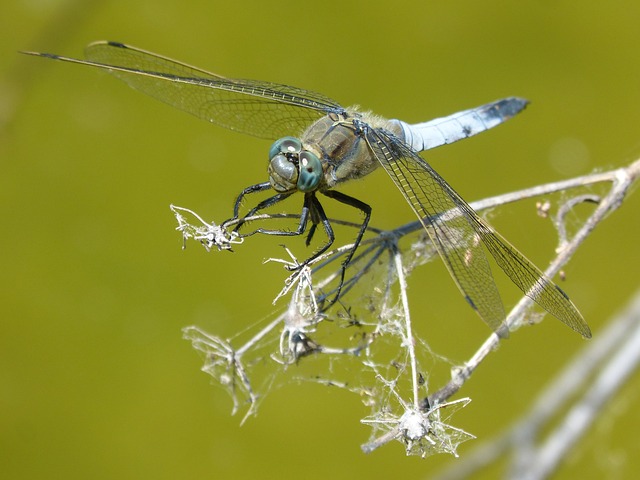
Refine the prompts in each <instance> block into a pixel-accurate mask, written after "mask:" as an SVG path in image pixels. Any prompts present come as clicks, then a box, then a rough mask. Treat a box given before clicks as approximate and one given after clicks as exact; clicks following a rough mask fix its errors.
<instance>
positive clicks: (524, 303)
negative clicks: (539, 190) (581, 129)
mask: <svg viewBox="0 0 640 480" xmlns="http://www.w3.org/2000/svg"><path fill="white" fill-rule="evenodd" d="M639 175H640V160H636V161H635V162H634V163H632V164H631V165H630V166H629V167H625V168H620V169H618V170H613V171H611V172H608V173H607V174H598V175H595V177H597V178H598V181H600V182H602V181H610V182H611V183H612V187H611V190H610V191H609V193H608V194H607V195H606V196H604V197H602V198H601V199H600V203H599V205H598V207H597V208H596V209H595V211H594V212H593V214H592V215H591V216H590V217H589V218H588V219H587V221H586V222H585V223H584V225H583V226H582V228H581V229H580V230H578V232H577V233H576V234H575V235H574V236H573V238H572V239H571V240H570V241H568V242H566V243H564V244H563V245H560V246H559V248H558V255H557V256H556V258H555V259H554V260H553V261H552V262H551V264H550V265H549V267H548V268H547V269H546V270H545V272H544V273H545V275H547V276H548V277H549V278H553V277H554V276H555V275H556V274H557V273H558V272H559V271H560V270H561V269H562V267H563V266H564V265H565V264H566V263H567V262H568V261H569V260H570V259H571V257H572V256H573V254H574V253H575V252H576V251H577V250H578V247H580V245H582V243H583V242H584V241H585V240H586V238H587V237H588V236H589V234H590V233H591V232H592V231H593V230H594V229H595V227H596V226H597V225H598V224H599V223H600V222H601V221H602V220H604V218H605V217H606V216H607V215H608V214H609V213H610V212H612V211H613V210H615V209H617V208H618V207H619V206H620V205H621V203H622V201H623V200H624V197H625V196H626V194H627V191H628V190H629V187H630V186H631V185H632V184H633V182H634V181H635V180H636V179H637V178H638V176H639ZM593 177H594V176H586V177H582V178H585V179H587V178H588V179H589V183H592V182H593ZM576 180H577V179H576ZM559 183H560V184H564V186H565V188H571V187H569V184H571V186H572V187H576V186H582V185H584V183H582V184H580V183H578V184H576V182H575V181H566V182H559ZM532 305H533V300H531V299H530V298H528V297H523V298H522V299H521V300H520V302H518V304H517V305H516V306H515V307H514V308H513V310H511V312H510V313H509V315H508V317H507V325H508V326H509V330H512V329H516V328H517V327H518V326H519V325H518V324H519V322H521V321H522V319H523V318H524V315H525V314H526V312H527V310H528V309H529V308H531V306H532ZM499 343H500V338H499V337H498V335H496V334H491V335H490V336H489V338H488V339H487V340H486V341H485V342H484V344H483V345H482V346H481V347H480V348H479V349H478V351H477V352H476V353H475V354H474V355H473V357H472V358H471V359H470V360H469V361H468V362H467V363H466V364H465V365H464V366H463V367H461V368H459V369H457V370H456V371H455V372H454V374H453V375H452V377H453V378H452V379H451V381H450V382H449V383H448V384H447V385H445V386H444V387H443V388H442V389H440V390H438V391H437V392H436V393H434V394H433V395H431V396H429V404H430V405H436V404H438V403H442V402H443V401H445V400H447V399H448V398H449V397H450V396H451V395H453V394H455V393H456V392H457V391H458V390H459V389H460V387H461V386H462V385H463V384H464V383H465V382H466V381H467V379H469V377H470V376H471V374H472V373H473V371H474V370H475V369H476V368H477V367H478V366H479V365H480V363H481V362H482V361H483V360H484V359H485V358H486V356H487V355H488V354H489V353H490V352H491V351H492V350H494V349H495V348H496V347H497V346H498V344H499Z"/></svg>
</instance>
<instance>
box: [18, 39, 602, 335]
mask: <svg viewBox="0 0 640 480" xmlns="http://www.w3.org/2000/svg"><path fill="white" fill-rule="evenodd" d="M23 53H26V54H29V55H35V56H40V57H45V58H50V59H54V60H61V61H65V62H71V63H76V64H82V65H88V66H92V67H97V68H100V69H103V70H106V71H107V72H109V73H110V74H112V75H113V76H115V77H117V78H119V79H120V80H123V81H124V82H126V83H127V84H129V85H130V86H132V87H133V88H135V89H137V90H139V91H141V92H143V93H145V94H147V95H150V96H152V97H154V98H156V99H158V100H160V101H162V102H165V103H167V104H170V105H173V106H174V107H177V108H179V109H181V110H184V111H186V112H188V113H191V114H193V115H195V116H197V117H199V118H202V119H204V120H207V121H209V122H211V123H214V124H217V125H220V126H222V127H226V128H228V129H231V130H234V131H237V132H241V133H245V134H248V135H254V136H257V137H261V138H267V139H270V140H275V142H274V143H273V144H272V146H271V148H270V150H269V165H268V174H269V181H267V182H263V183H258V184H256V185H251V186H249V187H247V188H245V189H244V190H243V191H242V192H241V193H240V195H239V196H238V197H237V200H236V202H235V206H234V217H233V218H232V219H230V220H229V221H227V222H226V223H230V222H235V223H236V224H237V225H238V228H239V227H240V226H241V224H242V221H243V219H244V218H248V217H250V216H252V215H255V214H256V213H258V212H259V211H261V210H263V209H266V208H268V207H272V206H273V205H275V204H277V203H279V202H281V201H282V200H284V199H285V198H287V197H289V196H291V195H293V194H294V193H297V192H300V193H302V194H303V197H304V200H303V204H302V211H301V214H300V220H299V224H298V226H297V228H296V230H293V231H290V230H268V229H258V230H256V231H255V232H252V234H253V233H265V234H271V235H284V236H289V235H303V234H304V233H305V232H306V233H307V244H309V243H310V241H311V238H312V237H313V235H314V232H315V231H316V229H317V227H318V226H321V227H322V228H323V229H324V231H325V233H326V236H327V241H326V242H325V243H324V244H323V245H322V246H321V247H320V248H319V249H317V250H316V251H315V252H314V253H313V254H312V255H311V256H310V257H309V258H308V259H307V260H305V261H304V262H302V264H301V265H306V264H308V263H309V262H312V261H313V260H314V259H316V258H318V257H319V256H320V255H322V253H324V252H326V251H327V249H328V248H329V247H330V246H331V245H332V244H333V242H334V240H335V235H334V232H333V228H332V226H331V222H330V221H329V219H328V218H327V216H326V214H325V212H324V209H323V207H322V205H321V203H320V201H319V199H318V195H319V194H320V195H323V196H325V197H328V198H331V199H333V200H336V201H338V202H341V203H343V204H346V205H349V206H351V207H353V208H355V209H357V210H359V211H361V212H362V214H363V216H364V220H363V222H362V224H361V226H360V228H359V231H358V234H357V236H356V238H355V241H354V243H353V248H352V249H351V250H350V252H349V253H348V254H347V255H346V256H345V259H344V261H343V263H342V279H341V283H340V285H342V282H344V275H345V269H346V266H347V265H348V264H349V262H350V261H351V260H352V258H353V255H354V253H355V251H356V249H357V248H358V245H359V244H360V242H361V240H362V237H363V235H364V234H365V232H366V230H367V225H368V223H369V219H370V217H371V211H372V209H371V207H370V206H369V205H368V204H367V203H365V202H363V201H361V200H359V199H356V198H354V197H351V196H348V195H346V194H344V193H342V192H340V191H338V190H336V187H339V186H340V185H341V184H343V183H344V182H347V181H349V180H353V179H358V178H362V177H365V176H366V175H368V174H369V173H371V172H372V171H374V170H375V169H376V168H378V167H382V168H383V169H384V170H385V171H386V172H387V174H388V175H389V177H390V178H391V180H392V181H393V183H394V184H395V185H396V187H398V189H399V190H400V192H402V194H403V195H404V197H405V199H406V200H407V203H408V204H409V205H410V207H411V208H412V210H413V211H414V212H415V214H416V215H417V217H418V219H419V220H420V222H421V223H422V226H423V227H424V230H425V231H426V232H427V234H428V236H429V238H430V240H431V241H432V242H433V245H434V246H435V248H436V250H437V251H438V253H439V255H440V257H441V258H442V260H443V261H444V264H445V265H446V267H447V269H448V271H449V273H450V274H451V277H452V278H453V280H454V282H455V283H456V285H457V286H458V288H459V289H460V291H461V292H462V295H463V296H464V298H465V299H466V301H467V302H468V303H469V305H470V306H471V307H472V308H473V309H474V310H475V311H476V312H477V313H478V315H479V316H480V318H481V319H482V320H483V321H484V322H485V323H486V324H487V325H488V326H489V327H490V328H491V329H492V330H494V331H495V332H498V333H500V334H503V335H506V334H507V333H508V332H507V331H506V329H505V312H504V307H503V304H502V300H501V298H500V294H499V292H498V289H497V286H496V284H495V281H494V279H493V276H492V273H491V268H490V265H489V262H488V257H487V255H486V253H485V249H486V251H488V252H489V253H490V254H491V255H492V256H493V258H494V259H495V261H496V263H497V264H498V266H499V267H500V268H501V269H502V270H503V271H504V272H505V273H506V275H507V276H508V277H509V278H510V279H511V281H512V282H513V283H514V284H515V285H516V286H517V287H518V288H519V289H520V290H521V291H522V292H523V293H524V294H525V295H527V296H528V297H530V298H531V299H533V300H534V301H535V302H536V303H538V304H539V305H540V306H541V307H542V308H544V309H545V310H546V311H547V312H549V313H550V314H551V315H553V316H554V317H556V318H557V319H559V320H560V321H561V322H563V323H564V324H566V325H567V326H569V327H570V328H572V329H573V330H575V331H576V332H577V333H579V334H580V335H582V336H583V337H585V338H589V337H591V331H590V330H589V327H588V325H587V324H586V322H585V320H584V319H583V317H582V315H581V314H580V312H579V311H578V310H577V309H576V307H575V306H574V304H573V303H572V302H571V300H570V299H569V297H568V296H567V295H566V294H565V292H564V291H563V290H562V289H560V287H558V286H557V285H556V284H555V283H554V282H553V281H552V280H551V279H549V278H548V277H547V276H545V275H544V274H543V273H542V271H541V270H540V269H538V268H537V267H536V266H535V265H534V264H533V263H532V262H530V261H529V260H528V259H527V258H526V257H525V256H524V255H523V254H522V253H520V252H519V251H518V250H517V249H516V248H515V247H513V246H512V245H511V244H510V243H509V242H508V241H507V240H505V239H504V238H503V237H502V236H501V235H500V234H499V233H498V232H496V231H495V230H494V229H493V228H492V227H491V226H490V225H489V224H488V223H487V222H486V221H485V220H484V219H482V218H481V217H480V216H478V214H477V213H476V212H475V211H474V210H473V209H472V208H471V207H470V206H469V205H468V204H467V202H465V201H464V199H462V197H461V196H460V195H459V194H458V193H457V192H456V191H455V190H454V189H453V188H452V187H451V186H450V185H449V184H448V183H447V182H446V181H445V180H444V179H443V178H442V177H441V176H440V175H439V174H438V173H437V172H436V171H435V170H434V169H433V168H432V167H431V165H429V163H427V162H426V161H425V160H424V159H423V158H422V157H421V156H420V155H419V152H421V151H425V150H430V149H432V148H435V147H438V146H441V145H445V144H449V143H452V142H455V141H458V140H461V139H464V138H467V137H470V136H473V135H475V134H477V133H480V132H483V131H485V130H488V129H490V128H493V127H495V126H497V125H499V124H501V123H503V122H504V121H506V120H508V119H509V118H511V117H513V116H514V115H516V114H517V113H519V112H520V111H521V110H522V109H524V108H525V106H526V105H527V101H526V100H524V99H521V98H516V97H511V98H505V99H502V100H498V101H495V102H492V103H488V104H486V105H483V106H480V107H477V108H473V109H470V110H465V111H461V112H458V113H455V114H453V115H450V116H447V117H444V118H438V119H435V120H431V121H428V122H425V123H419V124H408V123H406V122H403V121H401V120H394V119H392V120H389V119H385V118H382V117H380V116H378V115H375V114H373V113H371V112H368V111H364V110H361V109H360V108H356V107H350V108H345V107H342V106H341V105H340V104H339V103H337V102H336V101H334V100H332V99H330V98H328V97H326V96H324V95H321V94H318V93H314V92H311V91H308V90H304V89H301V88H296V87H291V86H288V85H281V84H276V83H270V82H263V81H256V80H242V79H233V78H226V77H223V76H220V75H217V74H214V73H210V72H207V71H205V70H202V69H199V68H196V67H192V66H189V65H186V64H184V63H181V62H177V61H175V60H171V59H169V58H166V57H163V56H161V55H157V54H154V53H151V52H147V51H145V50H141V49H139V48H135V47H132V46H129V45H125V44H122V43H117V42H106V41H100V42H95V43H91V44H90V45H88V46H87V47H86V50H85V56H86V60H80V59H75V58H69V57H63V56H59V55H54V54H49V53H36V52H23ZM292 135H296V136H292ZM267 190H272V191H273V192H274V194H273V195H272V196H270V197H268V198H267V199H265V200H262V201H260V202H259V203H258V204H257V205H256V206H255V207H253V208H252V209H251V210H250V211H249V212H248V213H247V214H246V215H244V216H243V217H240V218H239V210H240V205H241V202H242V200H243V198H244V197H245V196H246V195H249V194H252V193H255V192H263V191H267ZM309 221H311V226H310V227H309ZM339 292H340V287H338V289H337V293H336V295H335V298H334V301H335V299H337V298H338V297H339Z"/></svg>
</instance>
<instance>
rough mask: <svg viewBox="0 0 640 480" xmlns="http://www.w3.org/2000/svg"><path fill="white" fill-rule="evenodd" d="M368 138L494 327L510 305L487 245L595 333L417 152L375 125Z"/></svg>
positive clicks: (519, 280) (576, 324) (536, 292)
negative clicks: (492, 267) (505, 301)
mask: <svg viewBox="0 0 640 480" xmlns="http://www.w3.org/2000/svg"><path fill="white" fill-rule="evenodd" d="M368 137H369V143H370V144H371V147H372V149H373V151H374V153H375V155H376V157H377V158H378V161H380V163H381V165H382V166H383V168H384V169H385V170H386V171H387V173H388V174H389V176H390V177H391V178H392V179H393V181H394V183H395V184H396V185H397V186H398V188H399V189H400V191H401V192H402V193H403V194H404V196H405V198H406V199H407V201H408V202H409V204H410V205H411V207H412V208H413V210H414V212H415V213H416V215H417V216H418V218H419V219H420V221H421V222H422V224H423V226H424V228H425V230H426V231H427V232H428V233H429V235H430V237H431V239H432V241H433V242H434V244H435V246H436V248H437V249H438V252H439V253H440V255H441V256H442V258H443V260H444V262H445V264H446V265H447V268H448V269H449V272H450V273H451V276H452V277H453V278H454V280H455V281H456V283H457V284H458V286H459V287H460V289H461V290H462V292H463V294H464V295H465V297H466V298H467V300H468V301H469V303H470V304H471V305H472V306H473V307H474V308H475V309H476V310H477V311H478V313H479V314H480V317H481V318H482V319H483V320H484V321H485V322H486V323H487V324H488V325H489V326H490V327H491V328H492V329H493V330H494V331H497V330H498V328H499V327H500V325H501V324H502V322H503V320H504V310H503V306H502V301H501V300H500V295H499V293H498V289H497V287H496V285H495V282H494V280H493V276H492V275H491V271H490V268H489V264H488V262H487V257H486V255H485V253H484V250H483V248H482V244H484V245H485V247H486V248H487V250H489V253H491V255H492V256H493V257H494V259H495V261H496V263H497V264H498V266H499V267H500V268H502V270H503V271H504V272H505V273H506V274H507V276H508V277H509V278H510V279H511V281H512V282H513V283H514V284H515V285H516V286H517V287H518V288H519V289H520V290H522V292H523V293H524V294H525V295H527V296H528V297H530V298H531V299H532V300H534V301H535V302H536V303H538V304H539V305H540V306H541V307H543V308H544V309H545V310H547V311H548V312H549V313H550V314H552V315H553V316H554V317H556V318H558V319H559V320H560V321H562V322H563V323H565V324H566V325H567V326H569V327H570V328H572V329H573V330H575V331H576V332H578V333H580V334H581V335H582V336H583V337H586V338H589V337H591V332H590V330H589V327H588V325H587V324H586V322H585V321H584V319H583V318H582V315H581V314H580V312H578V310H577V309H576V307H575V305H574V304H573V303H572V302H571V300H569V297H568V296H567V295H566V293H564V291H562V290H561V289H560V287H558V286H557V285H556V284H555V283H554V282H553V281H552V280H550V279H549V278H548V277H546V276H545V275H544V273H542V271H540V270H539V269H538V268H537V267H536V266H535V265H533V263H531V262H530V261H529V260H528V259H527V258H526V257H525V256H524V255H523V254H522V253H520V252H519V251H518V250H517V249H516V248H515V247H513V246H512V245H511V244H509V242H507V241H506V240H505V239H504V238H503V237H502V236H501V235H500V234H499V233H497V232H496V231H495V230H494V229H493V228H492V227H491V226H490V225H489V224H488V223H487V222H485V221H484V220H483V219H482V218H480V217H479V216H478V214H477V213H476V212H475V211H474V210H473V209H472V208H471V207H470V206H469V205H468V204H467V203H466V202H465V201H464V200H463V199H462V198H461V197H460V195H458V194H457V193H456V192H455V190H453V188H452V187H451V186H450V185H449V184H448V183H447V182H446V181H445V180H444V179H443V178H442V177H441V176H440V175H439V174H438V173H437V172H436V171H435V170H433V168H431V166H430V165H429V164H428V163H427V162H426V161H424V160H423V159H422V158H421V157H420V156H419V155H418V154H417V153H416V152H415V151H413V150H412V149H411V148H409V147H408V146H407V145H405V144H403V143H402V142H400V141H399V140H398V139H397V138H396V137H394V136H393V135H392V134H390V133H387V132H385V131H382V130H371V131H370V133H369V136H368Z"/></svg>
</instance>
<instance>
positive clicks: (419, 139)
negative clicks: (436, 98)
mask: <svg viewBox="0 0 640 480" xmlns="http://www.w3.org/2000/svg"><path fill="white" fill-rule="evenodd" d="M528 103H529V102H528V101H527V100H524V99H522V98H517V97H510V98H505V99H502V100H497V101H495V102H491V103H488V104H486V105H482V106H481V107H476V108H472V109H470V110H464V111H462V112H458V113H454V114H453V115H449V116H448V117H444V118H436V119H434V120H430V121H428V122H424V123H417V124H414V125H410V124H408V123H406V122H403V121H401V120H392V122H393V123H395V124H396V125H397V126H399V127H400V128H401V129H402V132H403V134H404V142H405V143H406V144H407V145H409V146H410V147H411V148H413V149H414V150H415V151H416V152H421V151H423V150H429V149H431V148H435V147H439V146H441V145H446V144H449V143H453V142H456V141H458V140H462V139H463V138H468V137H471V136H473V135H476V134H478V133H480V132H484V131H485V130H489V129H490V128H493V127H495V126H497V125H500V124H501V123H503V122H505V121H507V120H508V119H510V118H511V117H513V116H514V115H516V114H517V113H519V112H521V111H522V110H523V109H524V108H525V107H526V106H527V104H528Z"/></svg>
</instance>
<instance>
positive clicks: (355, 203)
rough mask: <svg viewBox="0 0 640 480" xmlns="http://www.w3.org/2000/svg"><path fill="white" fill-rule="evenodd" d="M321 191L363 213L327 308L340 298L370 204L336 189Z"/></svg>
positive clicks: (366, 224)
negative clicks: (362, 218)
mask: <svg viewBox="0 0 640 480" xmlns="http://www.w3.org/2000/svg"><path fill="white" fill-rule="evenodd" d="M322 193H323V194H324V195H325V196H327V197H329V198H332V199H334V200H337V201H338V202H340V203H344V204H345V205H349V206H351V207H354V208H356V209H358V210H360V211H361V212H362V213H363V214H364V220H363V222H362V224H361V225H360V230H358V235H357V236H356V239H355V240H354V242H353V246H352V247H351V249H350V250H349V253H348V254H347V256H346V257H345V259H344V260H343V261H342V266H341V269H342V271H341V272H340V283H339V284H338V288H337V289H336V294H335V296H334V297H333V299H332V300H331V301H330V302H329V304H328V305H327V306H326V307H325V309H327V308H329V307H331V306H332V305H333V304H334V303H336V302H337V301H338V299H339V298H340V292H341V291H342V286H343V285H344V277H345V274H346V271H347V267H348V266H349V263H351V259H352V258H353V255H354V254H355V253H356V250H357V249H358V246H359V245H360V242H361V241H362V237H363V236H364V233H365V232H366V231H367V226H368V225H369V220H370V219H371V206H370V205H368V204H367V203H364V202H363V201H361V200H358V199H357V198H353V197H350V196H349V195H346V194H344V193H341V192H338V191H336V190H327V191H326V192H322ZM323 213H324V212H323Z"/></svg>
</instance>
